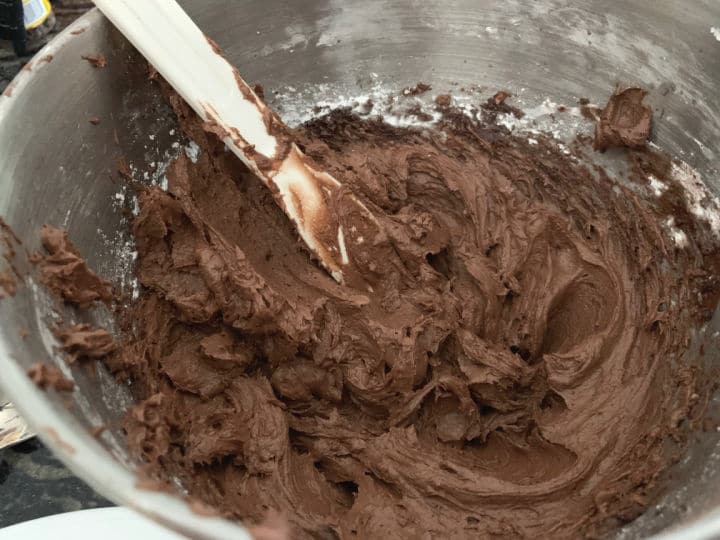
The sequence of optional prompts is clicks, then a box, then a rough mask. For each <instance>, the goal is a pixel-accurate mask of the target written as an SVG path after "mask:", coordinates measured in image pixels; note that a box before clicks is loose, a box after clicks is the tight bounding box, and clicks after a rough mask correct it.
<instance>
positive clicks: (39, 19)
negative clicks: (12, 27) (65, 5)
mask: <svg viewBox="0 0 720 540" xmlns="http://www.w3.org/2000/svg"><path fill="white" fill-rule="evenodd" d="M51 13H52V6H51V5H50V0H23V20H24V22H25V29H26V30H32V29H33V28H37V27H38V26H40V25H41V24H42V23H44V22H45V20H46V19H47V18H48V17H49V16H50V14H51Z"/></svg>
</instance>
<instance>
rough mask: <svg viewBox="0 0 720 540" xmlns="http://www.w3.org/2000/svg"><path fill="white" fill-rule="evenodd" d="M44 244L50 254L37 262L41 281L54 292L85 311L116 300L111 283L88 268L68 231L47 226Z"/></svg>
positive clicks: (44, 232)
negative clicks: (70, 238) (92, 305)
mask: <svg viewBox="0 0 720 540" xmlns="http://www.w3.org/2000/svg"><path fill="white" fill-rule="evenodd" d="M40 241H41V242H42V245H43V247H44V248H45V250H46V252H47V255H40V256H39V257H38V259H37V261H38V265H39V267H40V280H41V281H42V283H43V284H44V285H45V286H46V287H47V288H48V289H49V290H50V291H51V292H53V293H55V294H56V295H58V296H60V297H61V298H62V299H63V300H65V301H66V302H69V303H71V304H76V305H77V306H79V307H83V308H84V307H88V306H90V305H91V304H92V303H93V302H95V301H103V302H109V301H110V300H112V292H111V289H110V282H109V281H107V280H104V279H102V278H100V277H98V275H97V274H96V273H95V272H93V271H92V270H90V268H88V265H87V263H86V262H85V259H83V258H82V257H81V256H80V252H79V251H78V250H77V248H76V247H75V246H74V245H73V244H72V242H71V241H70V240H69V238H68V235H67V232H66V231H64V230H62V229H58V228H55V227H51V226H49V225H44V226H43V227H42V229H41V230H40Z"/></svg>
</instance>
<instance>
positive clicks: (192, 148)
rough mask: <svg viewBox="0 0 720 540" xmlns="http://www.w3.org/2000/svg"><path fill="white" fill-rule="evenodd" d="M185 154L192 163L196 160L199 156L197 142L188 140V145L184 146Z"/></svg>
mask: <svg viewBox="0 0 720 540" xmlns="http://www.w3.org/2000/svg"><path fill="white" fill-rule="evenodd" d="M185 155H186V156H187V157H188V158H189V159H190V161H192V162H193V163H197V162H198V158H199V157H200V147H199V146H198V145H197V143H196V142H195V141H190V142H189V143H188V145H187V146H186V147H185Z"/></svg>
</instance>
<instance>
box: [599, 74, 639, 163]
mask: <svg viewBox="0 0 720 540" xmlns="http://www.w3.org/2000/svg"><path fill="white" fill-rule="evenodd" d="M646 95H647V91H645V90H643V89H642V88H626V89H625V90H621V89H620V87H618V88H616V90H615V93H614V94H613V95H612V96H611V97H610V100H609V101H608V103H607V105H606V106H605V108H604V109H603V110H602V112H601V113H600V120H599V121H598V122H597V124H596V125H595V149H596V150H606V149H607V148H610V147H612V146H626V147H628V148H642V147H644V146H645V143H646V142H647V140H648V138H649V137H650V128H651V125H652V109H651V108H650V107H648V106H647V105H644V104H643V99H644V98H645V96H646Z"/></svg>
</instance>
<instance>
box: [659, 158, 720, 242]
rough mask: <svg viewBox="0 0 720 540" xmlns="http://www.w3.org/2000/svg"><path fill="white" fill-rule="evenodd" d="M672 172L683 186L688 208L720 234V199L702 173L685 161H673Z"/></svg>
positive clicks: (716, 233) (714, 231) (715, 232)
mask: <svg viewBox="0 0 720 540" xmlns="http://www.w3.org/2000/svg"><path fill="white" fill-rule="evenodd" d="M670 174H671V175H672V177H673V179H675V180H676V181H677V182H678V183H679V184H680V185H681V186H682V187H683V190H684V193H685V199H686V201H687V206H688V210H690V212H691V213H692V214H693V215H694V216H695V217H697V218H699V219H702V220H704V221H707V222H708V224H709V225H710V228H711V229H712V231H713V233H714V234H715V235H717V236H720V201H718V199H717V197H715V196H714V195H713V194H712V193H710V192H709V191H708V189H707V187H706V186H705V183H704V182H703V180H702V178H701V177H700V174H699V173H698V172H697V171H696V170H695V169H693V168H692V167H690V165H688V164H687V163H684V162H680V163H679V164H676V163H673V164H672V168H671V171H670Z"/></svg>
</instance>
